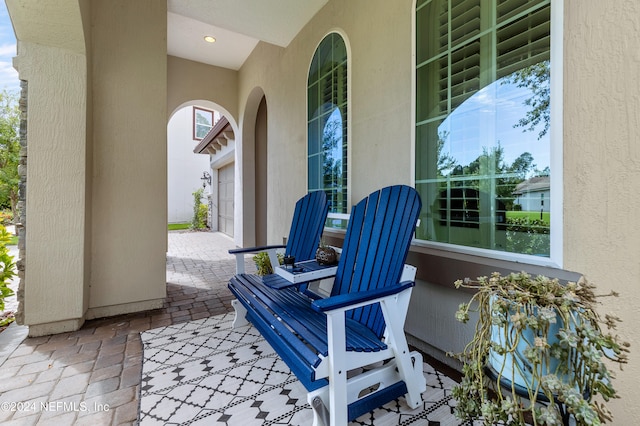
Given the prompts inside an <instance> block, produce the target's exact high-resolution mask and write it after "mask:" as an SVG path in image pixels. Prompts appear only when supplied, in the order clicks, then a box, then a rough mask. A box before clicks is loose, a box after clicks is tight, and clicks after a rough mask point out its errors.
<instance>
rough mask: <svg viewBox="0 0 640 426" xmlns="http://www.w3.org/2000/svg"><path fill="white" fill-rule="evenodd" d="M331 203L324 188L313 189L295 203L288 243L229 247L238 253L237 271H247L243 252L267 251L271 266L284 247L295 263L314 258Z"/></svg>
mask: <svg viewBox="0 0 640 426" xmlns="http://www.w3.org/2000/svg"><path fill="white" fill-rule="evenodd" d="M328 212H329V203H328V201H327V195H326V194H325V193H324V192H322V191H314V192H311V193H309V194H307V195H305V196H304V197H302V198H300V199H299V200H298V201H297V202H296V205H295V208H294V211H293V218H292V220H291V228H290V229H289V236H288V237H287V244H286V245H284V244H280V245H268V246H260V247H246V248H238V249H233V250H229V253H230V254H233V255H235V256H236V274H241V273H244V255H247V254H255V253H259V252H267V253H268V255H269V260H270V261H271V265H278V256H277V251H278V250H282V249H284V251H285V255H290V256H294V257H295V258H296V262H301V261H304V260H311V259H313V258H314V256H315V253H316V250H317V248H318V244H319V243H320V236H321V235H322V230H323V229H324V224H325V222H326V221H327V214H328Z"/></svg>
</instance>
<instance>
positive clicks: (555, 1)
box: [411, 0, 564, 268]
mask: <svg viewBox="0 0 640 426" xmlns="http://www.w3.org/2000/svg"><path fill="white" fill-rule="evenodd" d="M416 4H417V0H413V8H412V18H411V32H412V34H411V35H412V36H411V43H412V46H411V47H412V48H411V70H412V78H411V98H412V99H411V105H412V108H411V123H412V130H411V159H412V161H411V182H412V185H413V186H414V187H415V185H416V166H415V164H416V88H417V81H416V72H415V71H416V65H417V64H416V45H417V43H416V36H417V23H416ZM550 4H551V52H550V57H551V64H552V65H551V66H552V70H551V82H550V85H551V93H552V96H551V127H550V139H551V144H550V145H551V146H550V151H551V152H550V163H551V170H552V173H551V188H552V191H551V197H550V203H551V212H552V214H551V223H550V227H551V233H550V237H551V243H550V245H551V246H550V255H549V257H539V256H533V255H527V254H518V253H512V252H505V251H500V250H492V249H484V248H477V247H470V246H462V245H456V244H449V243H441V242H437V241H427V240H418V239H414V240H413V245H416V246H419V247H423V248H424V249H426V250H425V251H427V252H432V253H433V254H435V255H447V256H448V257H457V256H458V255H464V256H476V257H477V256H479V257H485V258H491V259H497V260H504V261H508V262H517V263H526V264H530V265H537V266H544V267H551V268H562V267H563V235H564V232H563V231H564V230H563V223H564V214H563V211H564V201H563V200H564V192H563V172H564V171H563V158H562V155H563V138H562V136H563V126H562V124H563V99H562V98H563V93H564V92H563V57H564V55H563V40H564V28H563V23H564V0H551V1H550Z"/></svg>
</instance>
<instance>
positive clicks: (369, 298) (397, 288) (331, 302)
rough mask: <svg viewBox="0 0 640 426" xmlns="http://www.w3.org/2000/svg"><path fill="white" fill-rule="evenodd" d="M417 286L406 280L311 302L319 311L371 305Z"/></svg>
mask: <svg viewBox="0 0 640 426" xmlns="http://www.w3.org/2000/svg"><path fill="white" fill-rule="evenodd" d="M413 286H415V282H413V281H404V282H401V283H399V284H398V285H394V286H388V287H383V288H379V289H376V290H369V291H359V292H356V293H349V294H341V295H339V296H332V297H328V298H326V299H319V300H316V301H314V302H313V303H311V307H312V308H313V309H314V310H315V311H317V312H328V311H333V310H336V309H343V310H348V309H355V308H358V307H360V306H365V305H371V304H373V303H376V302H379V301H380V300H381V299H384V298H385V297H388V296H392V295H394V294H398V293H401V292H403V291H405V290H407V289H409V288H411V287H413Z"/></svg>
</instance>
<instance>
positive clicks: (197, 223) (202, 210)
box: [191, 188, 209, 229]
mask: <svg viewBox="0 0 640 426" xmlns="http://www.w3.org/2000/svg"><path fill="white" fill-rule="evenodd" d="M203 193H204V189H203V188H200V189H198V190H196V191H195V192H193V193H192V195H193V219H192V220H191V229H204V228H206V227H207V214H208V213H209V208H208V207H207V205H206V204H204V203H203V202H202V195H203Z"/></svg>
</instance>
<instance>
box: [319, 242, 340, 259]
mask: <svg viewBox="0 0 640 426" xmlns="http://www.w3.org/2000/svg"><path fill="white" fill-rule="evenodd" d="M316 261H317V262H318V264H320V265H335V264H336V263H337V262H338V254H337V253H336V250H335V249H334V248H333V247H331V246H330V245H328V244H327V243H325V241H324V240H322V239H321V240H320V245H319V246H318V249H317V250H316Z"/></svg>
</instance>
